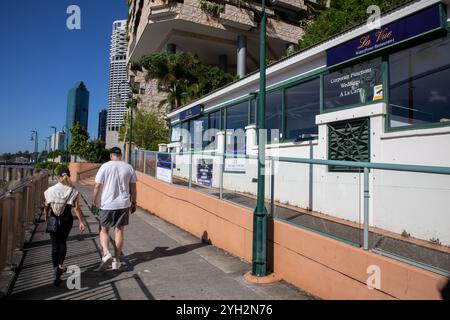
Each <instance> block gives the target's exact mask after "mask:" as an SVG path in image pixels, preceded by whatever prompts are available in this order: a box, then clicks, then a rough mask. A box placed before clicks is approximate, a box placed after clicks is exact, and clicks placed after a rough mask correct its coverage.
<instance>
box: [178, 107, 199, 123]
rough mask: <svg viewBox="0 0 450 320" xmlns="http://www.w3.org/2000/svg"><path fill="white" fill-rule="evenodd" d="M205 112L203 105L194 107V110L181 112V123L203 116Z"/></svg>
mask: <svg viewBox="0 0 450 320" xmlns="http://www.w3.org/2000/svg"><path fill="white" fill-rule="evenodd" d="M202 112H203V105H202V104H198V105H196V106H193V107H192V108H189V109H187V110H184V111H181V112H180V121H184V120H188V119H191V118H194V117H197V116H199V115H201V114H202Z"/></svg>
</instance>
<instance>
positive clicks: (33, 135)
mask: <svg viewBox="0 0 450 320" xmlns="http://www.w3.org/2000/svg"><path fill="white" fill-rule="evenodd" d="M31 141H34V163H37V162H38V154H39V150H38V148H39V141H38V132H37V131H36V130H31Z"/></svg>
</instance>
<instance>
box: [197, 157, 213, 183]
mask: <svg viewBox="0 0 450 320" xmlns="http://www.w3.org/2000/svg"><path fill="white" fill-rule="evenodd" d="M212 178H213V161H212V159H202V160H200V162H199V163H198V164H197V183H200V184H202V185H204V186H207V187H212Z"/></svg>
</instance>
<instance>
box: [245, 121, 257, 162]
mask: <svg viewBox="0 0 450 320" xmlns="http://www.w3.org/2000/svg"><path fill="white" fill-rule="evenodd" d="M245 138H246V148H245V149H246V153H247V154H248V155H251V154H255V155H256V154H257V153H258V150H256V149H255V147H256V146H257V143H258V142H257V141H258V140H257V138H256V124H251V125H249V126H246V127H245Z"/></svg>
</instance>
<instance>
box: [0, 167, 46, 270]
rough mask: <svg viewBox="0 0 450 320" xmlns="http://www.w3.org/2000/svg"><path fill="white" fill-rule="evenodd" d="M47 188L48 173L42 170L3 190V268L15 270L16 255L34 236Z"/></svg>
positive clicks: (0, 233) (0, 256)
mask: <svg viewBox="0 0 450 320" xmlns="http://www.w3.org/2000/svg"><path fill="white" fill-rule="evenodd" d="M47 187H48V173H47V171H46V170H42V171H39V172H37V173H34V174H33V175H32V176H29V177H27V178H25V179H23V180H21V181H20V180H18V181H16V182H14V183H12V184H10V185H9V186H8V190H7V191H6V192H2V193H0V270H5V268H7V269H14V267H15V262H16V261H15V254H16V252H17V251H18V250H21V249H22V248H23V245H24V243H25V241H26V239H27V236H30V235H31V232H32V226H33V225H34V223H35V220H36V218H37V217H38V215H39V214H40V213H41V209H42V204H43V200H44V191H45V190H46V189H47Z"/></svg>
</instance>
